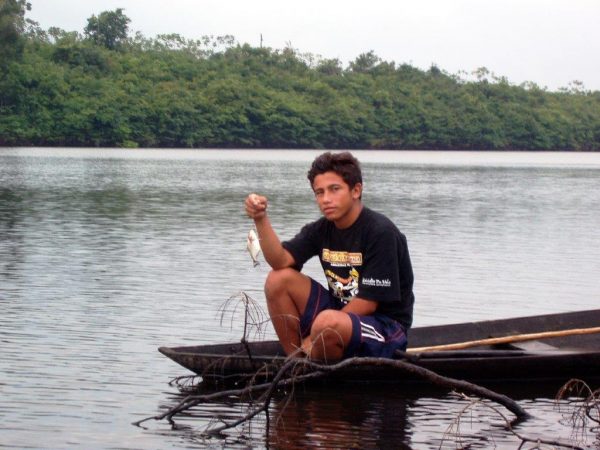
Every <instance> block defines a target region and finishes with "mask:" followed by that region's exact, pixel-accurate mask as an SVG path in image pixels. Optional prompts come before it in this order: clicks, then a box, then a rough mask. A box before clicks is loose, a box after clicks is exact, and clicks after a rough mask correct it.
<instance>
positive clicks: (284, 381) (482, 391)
mask: <svg viewBox="0 0 600 450" xmlns="http://www.w3.org/2000/svg"><path fill="white" fill-rule="evenodd" d="M351 366H372V367H374V366H388V367H392V368H394V369H396V370H398V372H399V373H405V374H411V375H414V376H417V377H419V378H421V379H424V380H426V381H428V382H430V383H432V384H434V385H436V386H440V387H443V388H448V389H453V390H457V391H461V392H464V393H467V394H471V395H476V396H478V397H481V398H486V399H488V400H492V401H494V402H496V403H498V404H500V405H502V406H504V407H505V408H506V409H508V410H509V411H510V412H512V413H513V414H515V416H517V418H520V419H525V418H527V417H529V414H528V413H527V412H526V411H525V410H524V409H523V408H521V407H520V406H519V405H518V404H517V403H516V402H515V401H514V400H512V399H511V398H509V397H507V396H505V395H502V394H499V393H497V392H494V391H492V390H489V389H487V388H484V387H482V386H478V385H476V384H473V383H469V382H466V381H463V380H457V379H453V378H449V377H444V376H441V375H439V374H437V373H435V372H433V371H431V370H428V369H424V368H423V367H420V366H417V365H415V364H411V363H409V362H406V361H402V360H393V359H386V358H369V357H360V358H350V359H346V360H343V361H341V362H338V363H335V364H321V363H318V362H314V361H311V360H308V359H302V358H296V357H290V358H288V359H287V360H286V362H285V363H284V364H283V366H281V368H280V369H279V371H278V372H277V374H276V375H275V377H274V379H273V380H272V381H271V382H268V383H262V384H249V385H247V386H245V387H243V388H239V389H232V390H226V391H220V392H215V393H211V394H203V395H189V396H187V397H186V398H184V399H183V400H182V401H181V402H180V403H179V404H178V405H176V406H174V407H172V408H170V409H169V410H168V411H167V412H165V413H163V414H160V415H157V416H153V417H148V418H146V419H142V420H140V421H138V422H135V423H134V425H137V426H139V425H141V424H142V423H144V422H146V421H148V420H151V419H154V420H162V419H167V420H169V422H171V423H172V419H173V417H174V416H175V415H177V414H179V413H181V412H183V411H186V410H188V409H190V408H193V407H195V406H197V405H199V404H201V403H204V402H208V401H213V400H217V399H220V398H227V397H229V398H230V397H240V398H242V397H248V396H251V395H252V394H254V393H257V392H264V393H263V395H262V396H261V397H260V399H259V400H260V401H261V402H262V404H261V405H260V406H258V407H256V408H254V409H252V410H251V411H250V412H249V413H248V414H246V415H245V416H244V417H242V418H240V419H238V420H236V421H234V422H231V423H225V424H223V425H222V426H220V427H218V428H215V429H212V430H209V431H208V432H209V433H210V434H213V433H220V432H222V431H224V430H226V429H229V428H234V427H236V426H238V425H239V424H241V423H243V422H246V421H248V420H250V419H252V418H253V417H255V416H256V415H257V414H259V413H261V412H266V411H267V409H268V406H269V404H270V401H271V398H272V396H273V394H274V393H275V391H276V389H277V388H279V387H285V386H293V385H295V384H297V383H302V382H306V381H309V380H314V379H318V378H323V377H325V376H327V375H328V374H331V373H334V372H337V371H340V370H343V369H345V368H348V367H351Z"/></svg>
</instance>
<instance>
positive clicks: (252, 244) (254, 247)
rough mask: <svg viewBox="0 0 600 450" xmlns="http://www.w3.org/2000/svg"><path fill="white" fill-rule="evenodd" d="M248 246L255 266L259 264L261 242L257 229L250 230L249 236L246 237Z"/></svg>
mask: <svg viewBox="0 0 600 450" xmlns="http://www.w3.org/2000/svg"><path fill="white" fill-rule="evenodd" d="M246 248H247V249H248V253H250V258H252V262H253V263H254V267H256V266H258V264H259V263H258V254H259V253H260V242H259V240H258V236H257V235H256V231H254V229H251V230H250V231H248V238H247V239H246Z"/></svg>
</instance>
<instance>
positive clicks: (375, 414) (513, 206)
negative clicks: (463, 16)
mask: <svg viewBox="0 0 600 450" xmlns="http://www.w3.org/2000/svg"><path fill="white" fill-rule="evenodd" d="M318 153H319V152H316V151H287V150H281V151H276V150H271V151H239V150H229V151H224V150H221V151H216V150H215V151H208V150H119V149H104V150H103V149H11V148H4V149H0V343H1V350H2V356H1V358H0V398H1V400H0V447H3V448H44V449H72V448H81V449H117V448H118V449H159V448H160V449H165V448H173V449H183V448H204V447H214V448H265V447H270V448H293V447H297V448H307V447H319V446H321V447H327V448H331V447H341V448H375V447H389V448H439V447H440V443H441V442H442V440H444V439H445V440H444V442H443V443H442V447H443V448H456V447H457V446H459V445H467V444H469V445H471V447H474V448H490V447H493V446H496V447H497V448H516V447H517V446H518V443H519V441H518V440H517V439H515V438H514V437H513V436H512V435H511V434H510V433H508V432H506V431H504V430H503V429H502V425H503V420H502V419H500V418H499V417H498V416H497V415H496V414H495V413H493V412H492V411H491V410H489V409H487V408H484V407H481V408H478V409H476V410H475V411H474V412H469V417H468V420H467V419H465V418H463V420H462V422H461V429H460V433H461V435H462V438H461V439H462V441H459V442H461V443H458V444H457V441H456V440H455V439H454V438H452V436H451V432H452V430H451V429H450V427H451V426H452V425H453V423H454V420H455V418H456V415H457V414H458V412H459V411H461V410H462V409H463V408H464V407H465V406H466V403H465V402H464V401H463V400H461V399H459V398H457V397H454V396H451V395H443V394H434V393H432V394H430V395H429V394H417V393H407V392H402V391H400V390H396V389H394V388H392V387H389V386H385V387H383V388H379V387H372V388H364V387H361V388H359V389H356V388H354V389H350V388H342V390H341V391H337V390H336V391H333V392H325V391H321V390H319V389H316V390H315V391H312V390H301V392H298V393H297V395H296V396H295V397H294V400H293V401H292V402H291V403H290V404H287V406H286V404H285V401H286V400H285V398H284V397H283V396H282V398H281V399H280V401H279V400H278V401H276V402H275V404H274V405H273V408H272V411H271V412H272V417H273V420H272V421H271V425H270V427H269V428H268V429H267V428H266V421H265V419H264V416H262V417H259V418H257V419H256V420H254V421H253V422H252V423H251V424H249V425H245V426H242V427H240V428H239V429H237V430H233V431H230V432H229V433H228V434H227V436H224V437H223V438H222V439H217V438H210V439H208V438H203V437H202V435H201V434H200V432H201V431H202V429H203V428H204V427H205V426H206V425H207V424H208V423H209V422H210V421H211V420H212V419H213V418H214V417H215V416H216V415H220V416H224V417H227V416H233V415H237V414H239V413H241V412H243V411H244V406H245V405H241V404H237V403H218V404H212V405H206V406H204V407H203V408H201V409H199V410H197V411H195V412H194V413H193V415H192V416H189V417H186V418H185V419H183V420H182V421H181V423H182V424H185V425H186V428H184V429H181V430H176V431H173V430H171V428H170V426H169V424H168V423H163V422H154V421H152V422H148V423H147V425H148V427H147V429H142V428H138V427H134V426H132V425H131V422H133V421H136V420H139V419H141V418H143V417H146V416H150V415H154V414H157V413H158V412H159V411H161V410H162V409H164V408H165V407H167V406H173V405H174V404H175V402H176V401H177V398H178V397H177V395H178V391H177V389H176V388H174V387H171V386H169V385H168V381H169V380H170V379H171V378H173V377H176V376H179V375H186V374H187V372H186V371H185V369H183V368H180V367H179V366H177V365H176V364H174V363H173V362H171V361H170V360H168V359H167V358H165V357H163V356H162V355H160V354H159V353H158V352H157V351H156V349H157V347H158V346H161V345H167V346H168V345H191V344H208V343H217V342H227V341H231V340H239V338H240V337H241V332H242V322H241V320H240V317H238V316H239V314H236V313H233V312H228V313H226V316H225V318H224V320H223V321H221V320H220V319H221V315H220V307H221V306H222V305H223V303H224V302H225V301H226V300H227V299H228V298H229V297H230V296H231V295H233V294H235V293H237V292H239V291H241V290H243V291H245V292H247V293H249V294H250V295H252V296H253V297H254V298H255V299H256V300H257V301H258V302H259V303H261V304H262V305H264V297H263V294H262V283H263V281H264V278H265V275H266V273H267V266H266V264H265V263H264V262H263V263H262V264H261V265H260V266H258V267H256V268H254V267H253V266H252V263H251V261H250V258H249V256H248V254H247V252H246V250H245V239H246V234H247V232H248V230H249V229H250V226H251V223H250V221H249V219H247V218H245V216H244V213H243V208H242V202H243V199H244V197H245V195H246V194H247V193H248V192H250V191H256V192H260V193H263V194H265V195H267V196H268V197H269V199H270V202H271V203H270V213H271V218H272V222H273V223H274V226H275V227H276V228H277V229H278V230H279V231H280V235H281V236H282V237H283V238H286V237H291V236H292V235H293V234H294V233H295V232H296V231H297V230H298V229H299V227H300V226H301V225H303V224H304V223H305V222H307V221H310V220H313V219H315V218H317V217H318V215H319V212H318V209H317V207H316V206H315V204H314V202H313V197H312V194H311V191H310V189H309V186H308V182H307V181H306V178H305V174H306V171H307V169H308V165H309V163H310V161H312V159H313V157H314V156H315V155H316V154H318ZM355 154H356V155H357V156H358V157H359V159H361V160H362V161H363V170H364V178H365V194H364V197H363V198H364V201H365V203H366V204H367V205H368V206H370V207H372V208H373V209H376V210H379V211H382V212H384V213H386V214H387V215H388V216H389V217H390V218H391V219H392V220H393V221H394V222H395V223H396V224H397V226H398V227H399V228H400V229H401V230H402V231H403V232H404V233H405V234H406V236H407V238H408V242H409V247H410V251H411V256H412V260H413V265H414V271H415V277H416V281H415V294H416V305H415V306H416V309H415V325H416V326H419V325H432V324H443V323H451V322H461V321H470V320H479V319H492V318H504V317H511V316H520V315H533V314H538V313H552V312H562V311H573V310H584V309H590V308H597V307H598V304H599V299H600V281H599V277H598V274H599V273H600V233H599V232H598V226H599V225H600V154H566V153H529V152H524V153H487V152H486V153H462V152H363V151H360V152H355ZM306 270H307V272H308V273H309V274H310V275H312V276H314V277H316V278H317V279H319V280H322V278H323V277H322V274H321V273H320V270H319V267H318V263H317V261H313V263H312V264H309V265H308V266H307V269H306ZM266 337H267V338H272V337H274V334H273V331H272V329H270V328H269V329H268V330H267V331H266ZM595 387H598V386H595ZM554 393H555V392H547V391H541V392H540V389H538V388H536V387H534V386H531V387H530V388H526V389H524V390H523V391H522V392H519V393H516V394H515V395H516V398H518V399H519V403H520V404H521V405H522V406H523V407H525V408H526V409H528V410H529V411H530V412H531V413H533V414H534V415H535V417H536V418H535V419H533V420H531V421H529V422H527V423H525V424H523V425H522V426H519V428H518V431H519V432H520V433H522V434H527V435H531V436H542V437H545V438H561V439H569V438H571V437H572V429H571V426H570V425H569V424H568V423H566V421H565V420H564V417H565V416H566V415H568V412H569V411H567V412H566V413H565V408H567V406H566V405H563V409H562V410H559V409H557V408H556V406H555V404H554V402H553V401H552V400H551V398H552V397H553V395H554ZM449 431H450V433H448V432H449ZM454 431H455V429H454ZM577 437H578V439H579V440H580V441H581V442H583V443H584V445H587V446H590V447H594V446H596V445H598V431H597V430H593V429H591V428H588V430H587V432H586V433H585V434H583V435H581V434H578V435H577Z"/></svg>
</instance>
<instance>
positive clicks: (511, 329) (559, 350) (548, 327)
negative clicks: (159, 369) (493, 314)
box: [159, 310, 600, 382]
mask: <svg viewBox="0 0 600 450" xmlns="http://www.w3.org/2000/svg"><path fill="white" fill-rule="evenodd" d="M599 325H600V310H590V311H581V312H572V313H564V314H549V315H543V316H534V317H522V318H515V319H502V320H492V321H481V322H469V323H462V324H453V325H441V326H432V327H419V328H414V329H412V330H411V331H410V335H409V343H410V346H411V347H423V346H431V345H439V344H447V343H453V342H464V341H473V340H480V339H485V338H490V337H502V336H512V335H518V334H525V333H539V332H547V331H557V330H567V329H577V328H589V327H597V326H599ZM159 351H160V352H161V353H163V354H164V355H166V356H168V357H169V358H171V359H172V360H173V361H175V362H177V363H178V364H180V365H181V366H183V367H185V368H187V369H189V370H191V371H192V372H195V373H196V374H198V375H201V376H202V377H203V379H204V380H205V381H207V382H216V381H222V380H228V379H239V378H240V377H244V376H251V375H252V374H254V373H256V372H258V371H263V372H265V371H266V372H267V373H269V374H274V373H275V372H276V371H277V369H278V368H279V367H280V366H281V364H283V362H284V360H285V357H284V354H283V351H282V349H281V346H280V345H279V343H278V342H276V341H261V342H251V343H248V344H246V345H244V344H242V343H234V344H217V345H201V346H188V347H171V348H170V347H161V348H159ZM409 351H410V348H409ZM410 360H411V362H413V363H415V364H417V365H419V366H422V367H425V368H427V369H430V370H432V371H434V372H436V373H438V374H440V375H444V376H448V377H452V378H458V379H465V380H469V381H474V382H483V381H488V382H513V381H531V380H564V381H567V380H569V379H571V378H580V379H584V380H591V379H597V378H600V333H595V334H588V335H572V336H563V337H554V338H547V339H544V340H543V342H542V341H539V342H538V341H533V342H532V341H528V342H523V343H514V344H502V345H493V346H483V347H481V346H480V347H475V348H471V349H466V350H451V351H432V352H426V353H417V354H412V355H410ZM331 377H334V378H336V379H343V380H347V381H352V382H382V381H385V382H416V381H419V380H418V379H416V378H415V377H414V376H411V375H405V374H403V373H399V371H398V370H397V369H393V368H391V367H387V366H377V367H376V368H374V367H367V366H351V367H347V368H345V369H343V370H340V371H338V372H335V373H333V374H332V375H331ZM267 378H268V376H267Z"/></svg>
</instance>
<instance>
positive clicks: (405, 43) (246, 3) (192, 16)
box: [28, 0, 600, 90]
mask: <svg viewBox="0 0 600 450" xmlns="http://www.w3.org/2000/svg"><path fill="white" fill-rule="evenodd" d="M29 1H30V3H31V5H32V10H31V12H30V13H29V14H28V17H29V18H31V19H33V20H36V21H37V22H39V24H40V26H41V27H42V28H44V29H47V28H49V27H51V26H57V27H60V28H62V29H64V30H67V31H79V32H83V28H84V27H85V25H86V24H87V19H88V18H89V17H90V16H91V15H92V14H99V13H100V12H102V11H108V10H114V9H116V8H123V9H124V12H125V14H126V15H127V16H128V17H129V18H130V19H131V23H130V24H129V27H130V30H131V31H132V32H136V31H140V32H142V34H144V35H145V36H146V37H154V36H156V35H157V34H161V33H178V34H181V35H182V36H185V37H186V38H190V39H196V38H200V37H201V36H203V35H215V36H222V35H226V34H230V35H233V36H234V37H235V38H236V39H237V41H238V42H240V43H249V44H250V45H253V46H258V45H260V36H261V34H262V36H263V45H264V46H268V47H272V48H276V49H282V48H284V47H286V46H287V45H288V44H290V45H291V46H292V47H294V48H295V49H298V50H299V51H300V52H308V53H313V54H316V55H321V56H322V57H325V58H339V59H340V60H341V61H342V62H343V63H344V65H345V64H346V63H347V62H348V61H351V60H354V59H355V58H356V57H357V56H358V55H359V54H361V53H364V52H367V51H369V50H373V51H374V52H375V53H376V54H377V55H378V56H379V57H380V58H382V59H384V60H386V61H395V62H396V63H409V64H412V65H414V66H416V67H419V68H421V69H427V68H429V67H430V66H431V64H436V65H437V66H438V67H439V68H440V69H442V70H445V71H447V72H449V73H452V74H455V73H458V72H459V71H466V72H469V73H471V72H472V71H474V70H475V69H477V68H478V67H482V66H485V67H487V68H488V69H489V70H490V71H492V72H494V73H495V74H496V75H498V76H505V77H507V78H508V80H509V81H510V82H512V83H515V84H519V83H522V82H524V81H533V82H535V83H537V84H538V85H540V86H542V87H547V88H548V89H550V90H556V89H558V88H560V87H566V86H568V85H569V83H570V82H572V81H573V80H579V81H582V82H583V83H584V85H585V87H586V88H587V89H592V90H600V57H599V55H600V25H599V24H600V0H361V1H358V0H296V1H286V0H168V1H164V0H29Z"/></svg>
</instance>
